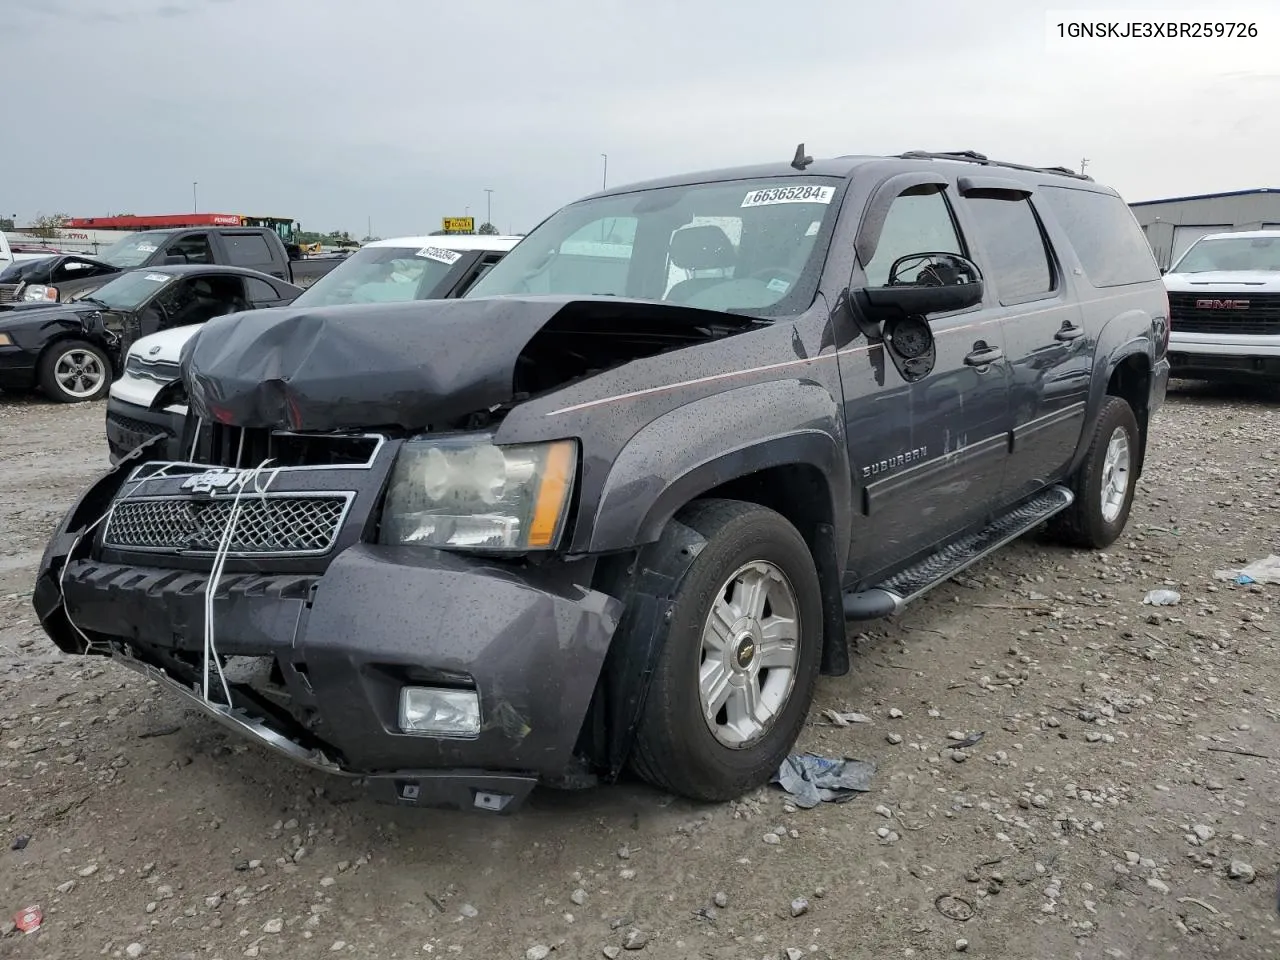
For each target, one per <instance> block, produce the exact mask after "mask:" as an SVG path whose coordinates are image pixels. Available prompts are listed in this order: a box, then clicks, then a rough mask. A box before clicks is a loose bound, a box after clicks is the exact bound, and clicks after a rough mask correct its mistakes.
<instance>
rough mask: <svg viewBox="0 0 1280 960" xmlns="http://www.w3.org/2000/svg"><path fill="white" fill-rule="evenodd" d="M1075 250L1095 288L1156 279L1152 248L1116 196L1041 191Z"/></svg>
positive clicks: (1157, 272) (1069, 190)
mask: <svg viewBox="0 0 1280 960" xmlns="http://www.w3.org/2000/svg"><path fill="white" fill-rule="evenodd" d="M1040 195H1041V196H1043V197H1044V198H1045V200H1046V202H1047V203H1048V204H1049V208H1050V209H1051V210H1053V213H1054V216H1056V217H1057V218H1058V222H1059V223H1061V224H1062V229H1063V230H1065V231H1066V234H1067V239H1069V240H1070V241H1071V246H1072V247H1074V248H1075V251H1076V256H1077V257H1079V258H1080V265H1081V266H1083V267H1084V272H1085V276H1087V277H1088V278H1089V282H1090V283H1091V284H1093V285H1094V286H1095V287H1119V286H1123V285H1124V284H1127V283H1145V282H1147V281H1150V280H1159V279H1160V268H1159V267H1157V266H1156V259H1155V255H1154V254H1153V253H1152V252H1151V245H1150V244H1149V243H1147V238H1146V236H1145V235H1143V233H1142V228H1141V227H1139V226H1138V221H1137V220H1136V219H1134V216H1133V212H1132V211H1131V210H1130V209H1129V207H1128V205H1127V204H1126V203H1125V202H1124V201H1123V200H1121V199H1120V198H1119V197H1115V196H1112V195H1111V194H1107V193H1094V192H1092V191H1090V190H1074V189H1072V188H1070V187H1043V188H1042V189H1041V191H1040Z"/></svg>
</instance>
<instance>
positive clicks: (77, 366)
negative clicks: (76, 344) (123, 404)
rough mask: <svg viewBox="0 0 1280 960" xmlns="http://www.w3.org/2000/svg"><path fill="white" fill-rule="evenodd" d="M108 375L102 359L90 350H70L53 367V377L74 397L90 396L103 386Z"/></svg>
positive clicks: (65, 391)
mask: <svg viewBox="0 0 1280 960" xmlns="http://www.w3.org/2000/svg"><path fill="white" fill-rule="evenodd" d="M105 376H106V370H105V369H103V366H102V360H101V359H100V358H99V357H98V356H97V354H94V353H92V352H90V351H88V350H81V349H75V350H68V351H67V352H66V353H64V354H63V355H62V356H60V357H59V358H58V362H57V363H56V364H54V367H53V378H54V380H56V381H57V382H58V386H59V387H60V388H61V389H62V391H63V392H64V393H66V394H67V395H68V396H72V397H90V396H93V394H95V393H96V392H97V391H98V389H99V388H100V387H101V386H102V380H103V378H104V377H105Z"/></svg>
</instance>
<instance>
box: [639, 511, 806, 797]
mask: <svg viewBox="0 0 1280 960" xmlns="http://www.w3.org/2000/svg"><path fill="white" fill-rule="evenodd" d="M677 519H678V520H679V521H680V522H681V523H684V524H687V525H688V526H690V527H692V528H693V529H695V530H697V531H698V532H699V533H700V534H702V535H703V536H704V537H706V538H707V545H706V547H705V548H704V549H703V550H702V552H701V553H700V554H699V555H698V557H697V559H695V560H694V562H693V564H692V566H691V567H690V568H689V572H688V574H687V575H686V577H685V580H684V583H683V585H682V586H681V587H680V590H679V592H678V594H677V595H676V598H675V603H674V605H673V608H672V611H671V622H670V627H669V630H668V634H667V641H666V643H665V645H664V646H663V650H662V653H661V655H660V657H659V660H658V664H657V668H656V669H655V671H654V675H653V678H652V681H651V686H650V688H649V692H648V696H647V697H646V699H645V704H644V708H643V710H642V712H641V716H640V723H639V728H638V730H637V733H636V742H635V745H634V748H633V750H632V754H631V761H630V762H631V766H632V768H633V769H634V770H635V772H636V773H638V774H639V775H640V776H641V777H642V778H643V779H645V780H647V781H648V782H649V783H651V784H653V785H654V786H656V787H658V788H660V789H663V790H666V791H668V792H670V793H675V794H678V795H680V796H683V797H686V798H688V799H691V800H702V801H724V800H731V799H733V798H735V797H739V796H741V795H742V794H743V793H745V792H747V791H748V790H752V789H754V788H756V787H759V786H763V785H764V784H766V783H768V782H769V780H770V779H771V778H772V777H773V775H774V774H775V773H777V771H778V767H779V766H780V765H781V763H782V761H783V759H784V758H785V757H786V755H787V754H788V752H789V751H790V750H791V748H792V746H793V744H794V743H795V740H796V738H797V737H798V736H799V734H800V729H801V727H802V726H803V724H804V722H805V718H806V716H807V715H808V712H809V705H810V703H811V701H812V699H813V690H814V685H815V683H816V682H817V677H818V668H819V663H820V660H821V655H822V628H823V621H822V596H821V589H820V587H819V583H818V572H817V568H816V566H815V564H814V560H813V556H812V554H811V553H810V551H809V547H808V545H807V544H806V543H805V541H804V538H803V537H802V536H801V535H800V533H799V532H798V531H797V530H796V528H795V527H793V526H792V525H791V524H790V523H788V522H787V520H786V519H785V518H784V517H782V516H781V515H780V514H778V513H775V512H774V511H772V510H768V509H766V508H764V507H761V506H757V505H756V504H751V503H742V502H739V501H733V500H702V501H696V502H694V503H693V504H690V505H689V506H688V507H686V508H685V509H684V510H683V511H681V513H680V514H679V515H678V516H677ZM775 574H776V575H777V576H775ZM739 575H740V576H739ZM735 583H736V584H738V586H735ZM752 583H755V584H763V585H765V586H766V587H767V589H766V591H765V594H764V595H765V596H766V597H767V606H763V607H762V608H760V609H762V610H763V611H764V612H766V613H767V614H768V615H767V616H764V617H762V618H760V619H758V620H755V621H752V620H750V619H747V618H745V617H742V618H739V619H738V627H739V628H741V629H739V630H738V631H737V632H734V631H733V630H731V629H728V628H725V626H724V624H723V621H718V622H721V623H722V630H721V633H720V635H721V636H724V637H727V638H728V640H727V642H725V643H724V645H723V648H722V650H721V651H720V654H721V655H722V656H717V654H716V652H715V651H712V652H711V655H710V656H708V655H707V654H706V653H704V649H703V648H704V630H707V631H710V615H711V611H712V608H713V604H716V603H717V601H718V602H719V604H718V607H717V609H719V610H721V611H726V612H727V613H733V614H734V615H735V616H736V615H737V614H740V613H745V612H747V608H748V607H749V606H750V604H749V603H747V602H745V601H746V600H747V599H748V598H749V596H750V594H749V592H748V585H750V584H752ZM726 598H727V599H726ZM788 615H790V617H791V618H793V619H794V621H795V624H796V627H795V629H794V630H793V631H790V632H793V633H794V634H795V640H796V643H795V647H796V649H795V652H794V654H788V652H787V650H786V649H785V644H783V645H780V646H775V644H779V643H781V642H780V641H778V640H777V639H776V638H775V639H774V640H773V641H772V642H770V641H769V640H768V639H767V638H765V637H764V636H762V634H761V633H760V632H759V627H760V624H761V623H764V624H765V625H766V626H773V627H774V628H775V629H776V628H778V627H779V626H780V625H781V620H779V619H777V618H786V617H787V616H788ZM726 619H727V615H726ZM762 641H764V642H763V643H762ZM748 644H750V647H748ZM769 651H772V653H773V656H774V657H775V658H780V659H781V660H787V659H788V658H789V659H790V661H791V663H792V666H791V668H790V671H789V673H788V668H787V667H785V666H783V667H781V668H779V667H774V668H773V669H768V668H766V667H765V666H764V665H765V664H766V662H767V658H768V656H769ZM744 659H745V660H746V661H747V662H745V663H744ZM717 663H719V664H720V667H719V676H721V677H722V678H726V679H727V678H732V679H731V680H728V682H727V683H726V685H725V687H724V689H725V690H727V691H728V692H729V698H728V701H727V702H725V703H724V706H723V707H722V708H721V709H718V710H717V711H716V714H715V716H714V719H713V720H708V719H706V718H705V717H704V709H703V697H702V694H701V688H702V682H701V681H702V678H703V677H704V676H712V675H716V672H717V666H716V665H717ZM753 671H754V673H753ZM746 686H750V687H751V688H752V689H753V690H755V691H758V692H757V693H756V699H755V704H756V709H757V710H760V711H761V713H760V714H758V715H757V718H758V719H757V720H756V721H754V726H755V727H758V729H756V730H754V732H753V731H752V727H753V721H752V720H751V719H749V718H748V716H747V715H746V714H745V711H746V710H747V709H748V707H747V704H748V701H747V700H746V699H744V697H745V694H744V693H739V692H738V691H740V690H745V688H746ZM712 705H713V706H714V705H715V702H714V700H713V703H712ZM731 709H733V710H734V712H735V714H736V716H735V715H733V714H730V712H729V711H730V710H731ZM770 711H772V713H771V716H769V717H768V718H767V721H766V722H764V723H760V722H759V719H762V718H764V715H765V714H767V713H770ZM713 725H714V726H715V728H716V730H717V731H718V732H717V733H713V730H712V727H713ZM734 741H736V742H734Z"/></svg>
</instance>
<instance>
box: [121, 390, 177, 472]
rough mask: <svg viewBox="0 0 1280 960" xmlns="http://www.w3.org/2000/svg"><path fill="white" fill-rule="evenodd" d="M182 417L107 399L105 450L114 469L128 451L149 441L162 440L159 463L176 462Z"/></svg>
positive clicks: (174, 413) (173, 412) (171, 412)
mask: <svg viewBox="0 0 1280 960" xmlns="http://www.w3.org/2000/svg"><path fill="white" fill-rule="evenodd" d="M182 424H183V417H182V415H181V414H179V413H177V412H175V411H173V410H151V409H148V408H147V407H142V406H138V405H137V404H134V403H126V402H125V401H123V400H120V399H118V398H117V397H115V396H108V397H107V420H106V431H107V450H108V452H109V454H110V458H111V463H112V465H113V466H114V465H115V464H117V463H119V462H120V460H121V458H122V457H124V455H125V454H127V453H129V452H130V451H131V450H134V449H136V448H137V447H139V446H141V445H142V444H143V443H145V442H146V441H147V440H149V439H150V438H151V437H155V436H162V437H164V438H165V439H164V445H163V447H162V448H161V450H160V452H159V456H160V458H161V459H165V460H180V459H182V451H181V450H180V449H179V446H180V444H181V439H182Z"/></svg>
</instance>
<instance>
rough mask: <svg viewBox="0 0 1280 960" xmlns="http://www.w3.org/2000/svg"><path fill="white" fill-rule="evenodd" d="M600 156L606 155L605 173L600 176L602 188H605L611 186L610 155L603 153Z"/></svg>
mask: <svg viewBox="0 0 1280 960" xmlns="http://www.w3.org/2000/svg"><path fill="white" fill-rule="evenodd" d="M600 156H602V157H604V174H603V175H602V176H601V177H600V189H601V190H604V189H606V188H608V186H609V155H608V154H607V153H602V154H600Z"/></svg>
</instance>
